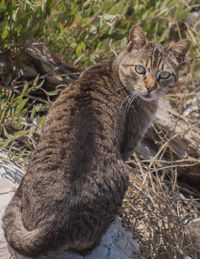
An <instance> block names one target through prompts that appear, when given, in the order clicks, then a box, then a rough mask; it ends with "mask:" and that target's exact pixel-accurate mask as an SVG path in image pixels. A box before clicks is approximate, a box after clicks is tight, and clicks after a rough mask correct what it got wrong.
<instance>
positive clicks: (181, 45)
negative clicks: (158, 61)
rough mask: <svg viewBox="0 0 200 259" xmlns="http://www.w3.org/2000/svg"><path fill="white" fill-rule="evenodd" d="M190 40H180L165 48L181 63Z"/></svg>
mask: <svg viewBox="0 0 200 259" xmlns="http://www.w3.org/2000/svg"><path fill="white" fill-rule="evenodd" d="M189 47H190V40H188V39H186V40H180V41H178V42H176V43H174V44H173V45H171V46H169V47H168V48H167V52H168V53H170V52H171V53H173V55H174V56H175V57H176V59H177V61H178V62H179V63H181V62H182V61H183V60H184V57H185V55H186V53H187V51H188V50H189Z"/></svg>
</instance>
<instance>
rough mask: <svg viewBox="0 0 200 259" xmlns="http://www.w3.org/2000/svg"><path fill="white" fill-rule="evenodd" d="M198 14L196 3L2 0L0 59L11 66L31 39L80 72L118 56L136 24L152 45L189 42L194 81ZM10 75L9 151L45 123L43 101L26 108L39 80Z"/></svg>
mask: <svg viewBox="0 0 200 259" xmlns="http://www.w3.org/2000/svg"><path fill="white" fill-rule="evenodd" d="M199 11H200V4H199V1H198V0H182V1H180V0H158V1H155V0H135V1H134V0H120V1H117V0H87V1H80V0H75V1H71V0H34V1H33V0H1V1H0V23H1V26H0V46H1V49H0V54H2V53H5V51H8V56H9V58H11V59H12V62H16V60H18V59H19V58H20V59H23V58H24V56H23V43H24V42H25V40H27V39H29V38H31V37H34V38H36V39H38V40H41V41H44V42H45V43H46V44H47V46H48V47H49V48H50V49H51V50H52V51H53V52H55V53H56V54H57V55H58V56H59V57H60V58H61V59H62V60H64V61H65V62H66V63H67V64H71V65H76V66H77V67H81V68H84V67H87V66H88V65H90V64H93V63H95V62H98V61H99V60H101V59H103V58H106V57H108V56H111V55H113V52H114V53H115V52H117V53H118V52H119V51H120V50H121V49H122V48H123V47H124V46H125V45H126V43H127V34H128V31H129V29H130V28H131V26H132V25H133V24H136V23H140V24H141V25H142V26H143V28H144V30H145V31H146V32H147V35H148V37H149V39H151V40H152V41H158V42H163V43H168V42H169V41H173V40H179V39H181V38H189V39H191V49H190V54H189V59H188V60H189V61H188V62H189V64H190V66H191V67H190V75H193V78H195V76H194V75H195V71H197V70H198V67H199V64H200V60H199V57H200V47H199V46H198V43H199V31H200V30H199V29H200V17H199V16H198V17H197V16H196V14H197V13H198V12H199ZM0 58H1V57H0ZM0 72H1V67H0ZM9 76H10V77H9V80H8V82H7V83H6V84H5V82H4V81H2V80H1V81H0V96H1V98H0V145H1V146H2V147H4V148H10V150H13V144H14V143H15V144H16V142H17V141H19V139H20V141H21V139H22V137H23V138H25V139H26V140H25V142H27V140H29V142H31V143H33V142H34V141H33V140H32V139H31V136H32V132H33V131H30V128H31V126H30V125H35V124H37V127H40V123H43V122H44V114H45V111H46V110H47V108H48V102H46V101H42V102H41V103H38V102H32V103H31V104H30V103H29V99H30V98H32V97H30V92H33V91H34V89H36V90H37V89H38V88H41V86H42V84H41V80H39V81H38V78H36V80H35V81H34V82H32V83H30V82H29V83H27V82H20V83H19V82H18V81H17V79H16V78H17V75H16V76H15V77H14V78H13V76H12V75H9ZM50 94H51V93H50ZM27 121H28V122H29V124H27ZM36 121H37V123H36ZM30 122H31V123H32V124H31V123H30ZM41 127H42V125H41ZM33 128H34V129H35V128H36V126H34V127H33ZM30 139H31V140H30ZM20 143H21V142H20ZM14 151H16V150H15V149H14ZM15 154H16V152H15Z"/></svg>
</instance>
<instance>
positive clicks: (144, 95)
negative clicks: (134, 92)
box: [138, 93, 156, 102]
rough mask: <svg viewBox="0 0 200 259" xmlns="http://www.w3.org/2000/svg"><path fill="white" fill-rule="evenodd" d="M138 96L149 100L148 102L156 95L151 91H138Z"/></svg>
mask: <svg viewBox="0 0 200 259" xmlns="http://www.w3.org/2000/svg"><path fill="white" fill-rule="evenodd" d="M138 96H139V97H140V98H142V99H143V100H145V101H149V102H150V101H153V100H155V99H156V96H155V95H154V94H152V93H140V94H139V95H138Z"/></svg>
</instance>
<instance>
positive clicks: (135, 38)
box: [127, 24, 148, 52]
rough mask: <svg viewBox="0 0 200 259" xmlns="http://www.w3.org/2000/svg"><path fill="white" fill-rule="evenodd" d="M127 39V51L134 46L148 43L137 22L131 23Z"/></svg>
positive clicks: (138, 46)
mask: <svg viewBox="0 0 200 259" xmlns="http://www.w3.org/2000/svg"><path fill="white" fill-rule="evenodd" d="M128 40H129V42H128V46H127V49H128V51H129V52H130V51H131V50H132V48H133V47H134V46H135V47H137V48H142V47H144V46H145V45H147V44H148V40H147V38H146V36H145V33H144V31H143V30H142V27H141V26H140V25H139V24H136V25H133V27H132V28H131V30H130V34H129V38H128Z"/></svg>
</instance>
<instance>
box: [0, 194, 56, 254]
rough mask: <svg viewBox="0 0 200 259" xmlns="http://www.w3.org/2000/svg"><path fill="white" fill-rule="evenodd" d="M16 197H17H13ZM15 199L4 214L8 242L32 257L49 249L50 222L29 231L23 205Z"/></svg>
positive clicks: (16, 249) (3, 225)
mask: <svg viewBox="0 0 200 259" xmlns="http://www.w3.org/2000/svg"><path fill="white" fill-rule="evenodd" d="M13 198H15V197H13ZM18 205H19V204H16V201H15V202H14V199H13V200H12V201H11V203H10V204H9V205H8V207H7V208H6V210H5V213H4V216H3V219H2V221H3V224H2V228H3V230H4V233H5V237H6V240H7V242H8V244H9V245H10V246H11V248H13V249H14V250H15V251H16V252H18V253H20V254H22V255H25V256H30V257H35V256H38V255H41V254H42V253H44V252H45V250H48V244H49V242H50V240H48V239H49V238H50V236H51V237H52V235H49V231H50V229H49V227H50V226H49V224H48V225H44V226H42V227H40V228H36V229H34V230H32V231H28V230H27V229H26V228H25V227H24V225H23V221H22V216H21V206H18ZM51 227H52V226H51Z"/></svg>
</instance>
